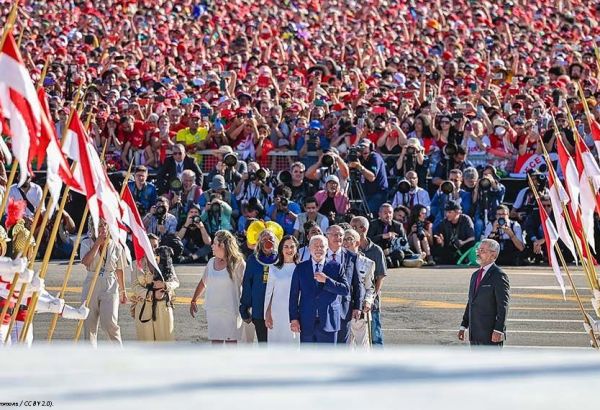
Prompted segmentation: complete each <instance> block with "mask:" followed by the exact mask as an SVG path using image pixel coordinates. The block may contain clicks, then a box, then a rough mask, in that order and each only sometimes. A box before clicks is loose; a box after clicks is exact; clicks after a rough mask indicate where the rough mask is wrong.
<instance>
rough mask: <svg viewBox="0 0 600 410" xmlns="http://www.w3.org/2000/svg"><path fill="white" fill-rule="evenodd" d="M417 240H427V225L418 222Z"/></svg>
mask: <svg viewBox="0 0 600 410" xmlns="http://www.w3.org/2000/svg"><path fill="white" fill-rule="evenodd" d="M417 238H419V240H420V241H422V240H423V239H425V224H424V223H423V222H422V221H417Z"/></svg>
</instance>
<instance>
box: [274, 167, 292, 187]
mask: <svg viewBox="0 0 600 410" xmlns="http://www.w3.org/2000/svg"><path fill="white" fill-rule="evenodd" d="M277 179H278V180H279V182H281V183H282V184H283V185H288V184H291V183H292V174H291V172H290V171H287V170H283V171H280V172H279V174H278V175H277Z"/></svg>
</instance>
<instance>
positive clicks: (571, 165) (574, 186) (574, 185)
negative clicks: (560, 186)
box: [556, 134, 580, 215]
mask: <svg viewBox="0 0 600 410" xmlns="http://www.w3.org/2000/svg"><path fill="white" fill-rule="evenodd" d="M556 151H557V152H558V162H559V163H560V168H561V169H562V172H563V175H564V178H565V184H566V186H567V191H568V192H569V197H570V198H571V201H570V205H571V210H572V211H573V214H574V215H577V214H578V211H579V195H580V189H579V173H578V172H577V166H576V165H575V161H573V158H572V157H571V154H569V151H567V148H566V147H565V145H564V143H563V141H562V138H561V135H560V134H559V135H558V136H557V137H556Z"/></svg>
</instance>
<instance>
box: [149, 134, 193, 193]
mask: <svg viewBox="0 0 600 410" xmlns="http://www.w3.org/2000/svg"><path fill="white" fill-rule="evenodd" d="M186 169H190V170H192V171H194V174H196V185H198V186H199V187H201V186H202V180H203V175H202V170H201V169H200V166H198V163H197V162H196V160H195V159H194V158H192V157H188V156H187V155H185V147H184V146H183V144H176V145H175V146H174V147H173V156H172V157H169V158H167V159H166V160H165V163H164V164H163V166H162V167H161V168H160V170H159V171H158V174H157V176H156V179H157V181H158V184H159V187H160V189H161V193H164V192H166V191H168V190H169V188H170V184H171V181H173V180H174V179H179V180H180V181H181V174H182V173H183V171H184V170H186Z"/></svg>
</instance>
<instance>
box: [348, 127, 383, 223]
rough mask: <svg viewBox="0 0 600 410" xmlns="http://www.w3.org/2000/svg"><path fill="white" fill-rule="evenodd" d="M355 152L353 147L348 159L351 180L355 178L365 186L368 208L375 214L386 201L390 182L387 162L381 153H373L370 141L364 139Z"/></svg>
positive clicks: (349, 151)
mask: <svg viewBox="0 0 600 410" xmlns="http://www.w3.org/2000/svg"><path fill="white" fill-rule="evenodd" d="M353 151H354V150H353V148H352V147H351V148H350V149H349V150H348V156H347V158H346V160H347V161H348V167H349V168H350V179H351V180H352V179H353V178H354V180H355V181H356V182H358V183H359V184H361V185H362V186H363V188H364V193H365V196H366V198H367V205H368V208H369V210H370V211H371V212H373V210H375V209H379V207H380V206H381V205H382V204H383V203H384V202H385V200H386V194H387V192H386V191H387V190H388V180H387V174H386V170H385V161H384V160H383V157H382V156H381V155H380V154H379V153H377V152H373V144H372V143H371V141H369V140H368V139H362V140H361V141H360V143H359V144H358V145H357V147H356V151H354V152H353ZM349 189H352V187H351V186H350V188H349Z"/></svg>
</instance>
